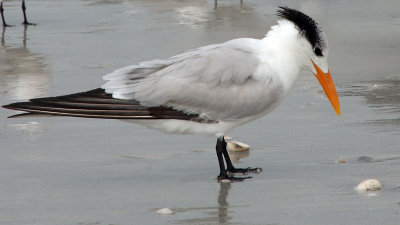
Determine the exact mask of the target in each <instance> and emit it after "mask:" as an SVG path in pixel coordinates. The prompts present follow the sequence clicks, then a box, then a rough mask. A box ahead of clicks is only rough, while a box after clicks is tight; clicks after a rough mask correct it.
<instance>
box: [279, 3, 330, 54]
mask: <svg viewBox="0 0 400 225" xmlns="http://www.w3.org/2000/svg"><path fill="white" fill-rule="evenodd" d="M279 8H280V9H279V10H278V12H277V15H278V16H279V17H280V18H283V19H287V20H289V21H292V22H293V23H294V24H295V25H296V26H297V27H298V29H299V30H300V33H301V34H303V35H304V36H305V37H306V39H307V40H308V41H309V42H310V44H311V45H312V46H313V48H314V51H316V50H317V49H318V50H317V52H318V53H320V54H321V56H322V53H321V48H323V47H325V46H326V43H325V42H324V37H323V36H322V35H323V33H322V30H321V28H320V26H319V25H318V23H317V22H315V21H314V20H313V19H312V18H311V17H309V16H307V15H306V14H304V13H302V12H300V11H297V10H295V9H291V8H288V7H279ZM317 52H316V53H317ZM317 55H318V54H317Z"/></svg>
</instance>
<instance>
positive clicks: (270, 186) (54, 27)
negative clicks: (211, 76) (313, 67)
mask: <svg viewBox="0 0 400 225" xmlns="http://www.w3.org/2000/svg"><path fill="white" fill-rule="evenodd" d="M4 4H5V8H6V11H5V14H6V19H7V22H8V23H10V24H15V27H10V28H7V29H5V30H4V31H3V32H2V33H1V46H0V104H1V105H4V104H7V103H11V102H14V101H21V100H26V99H28V98H33V97H42V96H49V95H61V94H68V93H73V92H76V91H85V90H89V89H92V88H97V87H98V86H100V85H101V84H102V83H103V81H102V79H101V77H102V75H104V74H107V73H109V72H111V71H113V70H115V69H117V68H119V67H122V66H126V65H130V64H134V63H137V62H139V61H141V60H149V59H153V58H165V57H169V56H172V55H174V54H176V53H179V52H181V51H183V50H185V49H191V48H196V47H199V46H202V45H206V44H212V43H218V42H222V41H226V40H229V39H233V38H237V37H253V38H261V37H263V35H265V33H266V32H267V30H268V29H269V27H270V26H271V25H273V24H274V23H275V20H276V17H275V15H274V14H275V11H276V9H277V5H288V6H291V7H295V8H297V9H300V10H302V11H304V12H306V13H308V14H309V15H311V16H312V17H314V18H315V19H316V20H317V21H319V22H320V23H321V25H322V26H323V27H324V29H325V32H326V33H327V36H328V39H329V41H330V42H329V43H330V58H329V62H330V70H331V73H332V75H333V77H334V81H335V83H336V86H337V89H338V93H339V97H340V101H341V106H342V116H341V117H340V118H338V117H337V116H336V114H335V112H334V111H333V109H332V108H331V106H330V104H329V102H328V100H327V99H326V98H325V96H324V94H323V93H322V92H321V87H320V86H319V84H318V82H317V80H316V79H315V78H314V77H313V75H312V74H310V73H304V74H303V76H302V78H301V79H300V81H299V82H298V83H297V85H296V87H295V89H294V90H293V91H292V93H291V94H290V96H289V97H288V98H287V99H286V100H285V101H284V103H283V104H282V105H281V106H280V107H278V109H277V110H276V111H274V112H273V113H271V114H270V115H268V116H266V117H264V118H262V119H260V120H258V121H256V122H252V123H249V124H246V125H244V126H242V127H239V128H237V129H235V130H233V131H232V132H230V133H229V134H228V135H229V136H232V137H234V138H235V139H237V140H240V141H243V142H245V143H248V144H250V145H251V150H250V155H249V156H248V157H247V158H242V159H240V160H239V162H238V163H237V165H238V166H241V167H247V166H259V167H262V168H263V169H264V171H263V173H261V174H259V175H255V176H254V177H253V178H252V179H250V180H246V181H245V182H241V183H228V184H220V183H218V182H217V180H216V176H217V174H218V165H217V159H216V156H215V153H214V151H215V150H214V146H215V138H214V137H202V136H198V135H191V136H189V135H186V136H179V135H169V134H164V133H161V132H159V131H154V130H150V129H147V128H143V127H140V126H138V125H134V124H130V123H125V122H122V121H112V120H96V119H80V118H54V117H49V118H20V119H7V116H10V115H13V114H14V112H13V111H10V110H6V109H0V115H1V116H0V124H1V125H0V143H1V145H0V156H1V157H0V161H1V163H0V171H1V172H0V180H1V185H0V224H7V225H8V224H10V225H14V224H15V225H20V224H41V225H46V224H49V225H54V224H66V225H78V224H79V225H88V224H100V225H108V224H113V225H123V224H124V225H125V224H126V225H129V224H165V223H167V224H279V225H290V224H293V225H299V224H307V225H314V224H315V225H321V224H343V225H344V224H360V225H361V224H362V225H367V224H371V225H372V224H385V225H398V224H400V176H399V171H400V151H399V149H400V147H399V146H400V136H399V135H400V95H399V90H400V63H399V62H400V61H399V58H400V48H399V46H400V16H399V10H400V2H399V1H398V0H388V1H379V2H378V1H335V3H333V2H332V1H304V2H302V3H299V1H286V2H281V1H273V2H268V3H265V1H262V0H245V1H244V3H243V5H241V4H240V1H239V0H237V1H233V0H232V1H228V0H220V1H219V5H218V7H216V8H214V2H213V1H211V0H210V1H205V0H190V1H178V0H164V1H161V0H150V1H149V0H131V1H128V0H103V1H100V0H99V1H95V0H86V1H77V0H70V1H45V0H37V1H29V0H28V1H27V5H28V18H29V20H30V21H31V22H35V23H38V25H37V26H35V27H34V26H31V27H27V28H26V29H24V26H23V25H21V22H22V13H21V11H20V2H19V1H5V2H4ZM362 156H363V157H364V156H366V157H370V158H371V160H367V161H365V160H364V161H363V160H358V159H359V158H360V157H362ZM340 159H344V160H346V163H341V164H337V163H335V161H336V160H340ZM367 178H376V179H378V180H380V181H381V183H382V184H383V189H382V190H381V191H379V192H376V193H374V194H373V196H369V195H366V194H358V193H356V192H355V191H353V187H354V186H356V185H357V184H358V183H359V182H361V181H362V180H364V179H367ZM164 207H168V208H170V209H172V210H173V211H174V214H172V215H168V216H167V215H165V216H161V215H158V214H156V211H157V210H158V209H160V208H164Z"/></svg>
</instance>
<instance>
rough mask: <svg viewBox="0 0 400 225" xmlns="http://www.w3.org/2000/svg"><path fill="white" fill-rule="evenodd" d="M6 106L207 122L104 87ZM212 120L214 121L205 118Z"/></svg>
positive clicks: (109, 116)
mask: <svg viewBox="0 0 400 225" xmlns="http://www.w3.org/2000/svg"><path fill="white" fill-rule="evenodd" d="M3 107H4V108H7V109H12V110H18V111H25V112H28V113H32V114H36V115H43V114H47V115H54V116H73V117H88V118H103V119H180V120H193V121H198V122H203V121H204V120H202V119H201V118H199V116H198V115H195V114H186V113H184V112H182V111H178V110H175V109H173V108H170V107H166V106H158V107H145V106H142V105H140V103H139V102H137V101H135V100H123V99H114V98H113V97H112V96H111V95H110V94H107V93H105V91H104V89H94V90H91V91H87V92H80V93H76V94H70V95H63V96H57V97H47V98H36V99H31V100H29V101H27V102H17V103H12V104H9V105H4V106H3ZM205 122H210V121H205Z"/></svg>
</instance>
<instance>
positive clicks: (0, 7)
mask: <svg viewBox="0 0 400 225" xmlns="http://www.w3.org/2000/svg"><path fill="white" fill-rule="evenodd" d="M3 12H4V8H3V1H2V2H1V3H0V14H1V19H2V21H3V27H11V25H8V24H7V23H6V21H5V20H4V14H3Z"/></svg>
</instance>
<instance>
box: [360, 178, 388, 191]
mask: <svg viewBox="0 0 400 225" xmlns="http://www.w3.org/2000/svg"><path fill="white" fill-rule="evenodd" d="M381 188H382V185H381V182H379V181H378V180H377V179H367V180H364V181H363V182H361V183H360V184H358V185H357V187H355V188H354V190H356V191H358V192H366V191H378V190H380V189H381Z"/></svg>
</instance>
